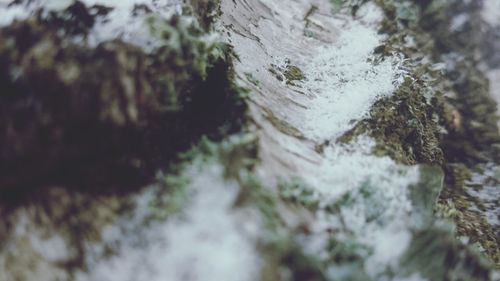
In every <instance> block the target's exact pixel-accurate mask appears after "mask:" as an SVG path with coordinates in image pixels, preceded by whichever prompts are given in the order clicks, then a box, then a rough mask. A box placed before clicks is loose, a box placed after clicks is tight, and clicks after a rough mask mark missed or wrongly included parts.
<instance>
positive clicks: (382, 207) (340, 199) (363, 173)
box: [304, 137, 420, 277]
mask: <svg viewBox="0 0 500 281" xmlns="http://www.w3.org/2000/svg"><path fill="white" fill-rule="evenodd" d="M374 145H375V142H374V141H373V140H372V139H370V138H368V137H360V138H359V139H357V140H356V141H354V142H352V143H349V144H346V145H335V146H331V147H330V148H328V149H327V150H326V151H325V161H324V162H323V163H322V165H320V167H319V169H318V174H316V175H313V176H311V177H307V178H305V179H304V180H305V181H306V182H307V183H308V184H310V186H311V187H312V188H313V190H314V192H316V195H317V198H319V200H320V210H319V211H318V213H317V214H316V217H317V220H316V221H315V222H314V223H313V227H312V229H313V233H314V234H313V235H312V236H311V237H309V239H305V243H304V246H305V248H306V249H307V251H308V252H310V253H321V254H320V256H323V257H327V256H328V253H327V252H325V249H326V248H327V247H326V245H327V244H328V239H330V237H331V234H330V233H332V232H334V233H340V234H337V235H336V236H337V237H339V239H343V238H342V237H344V236H345V237H344V238H345V239H347V240H346V241H344V242H346V243H352V242H353V243H356V244H359V245H363V246H364V247H366V248H368V249H371V250H370V252H371V253H370V254H367V256H366V257H365V258H366V259H365V261H364V268H365V271H366V272H367V273H368V274H369V275H370V276H372V277H375V276H378V275H379V274H382V273H383V272H385V271H386V270H387V269H388V268H393V269H394V268H397V266H398V262H399V259H400V257H401V256H402V255H403V253H404V252H405V251H406V249H407V248H408V246H409V244H410V242H411V239H412V235H411V231H410V227H411V226H412V225H411V220H410V219H409V218H410V213H411V211H412V202H411V199H410V198H409V188H410V186H411V185H412V184H415V183H417V182H418V180H419V178H420V172H419V170H418V167H416V166H413V167H407V166H402V165H399V164H397V163H395V162H394V161H393V160H392V159H390V158H389V157H377V156H373V155H372V154H371V150H372V148H373V146H374ZM335 205H338V210H337V211H336V213H331V208H330V207H331V206H335ZM347 233H348V234H347ZM353 239H354V240H353ZM341 241H342V240H341ZM348 241H350V242H348Z"/></svg>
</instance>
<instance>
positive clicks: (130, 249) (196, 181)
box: [77, 161, 260, 281]
mask: <svg viewBox="0 0 500 281" xmlns="http://www.w3.org/2000/svg"><path fill="white" fill-rule="evenodd" d="M222 173H223V167H222V165H221V164H220V163H217V162H215V161H214V162H211V163H204V164H203V167H201V166H198V165H196V164H195V165H193V167H191V168H190V169H189V171H188V174H189V176H190V179H191V183H190V184H189V186H188V187H187V188H188V189H187V190H188V192H189V202H187V203H186V204H185V207H184V208H183V210H182V211H181V212H180V213H179V214H177V215H174V216H173V217H170V218H169V219H168V220H166V221H165V222H163V223H162V222H155V223H154V224H152V225H151V226H150V227H145V229H144V230H141V231H140V235H139V237H136V236H137V235H134V234H133V233H121V231H120V228H123V227H124V226H114V227H112V228H111V229H110V230H109V231H108V232H107V234H105V236H106V237H105V240H106V241H108V242H107V243H108V244H111V245H112V244H113V243H112V241H113V240H117V242H118V245H119V246H118V248H117V251H118V255H116V256H112V257H110V258H109V259H108V260H94V261H93V262H91V263H90V264H88V266H89V268H90V269H91V270H90V272H88V273H85V272H80V273H79V274H78V276H77V280H89V281H90V280H101V281H115V280H116V281H129V280H130V281H135V280H148V281H169V280H173V281H174V280H208V281H210V280H214V281H219V280H234V281H247V280H248V281H250V280H257V276H258V274H259V269H260V258H259V255H258V253H257V249H256V239H257V236H258V235H259V228H260V223H259V219H258V218H257V216H256V213H252V212H251V211H250V210H245V209H235V207H234V206H233V204H234V202H235V199H236V196H237V195H238V192H239V185H238V183H237V182H235V181H226V180H224V179H223V175H222ZM143 196H145V197H144V198H143V199H139V201H142V202H143V203H144V202H147V201H148V200H147V199H146V200H144V199H145V198H148V195H147V194H146V195H143ZM147 208H148V207H147V206H143V205H142V204H140V205H139V206H138V209H140V210H138V211H141V210H143V211H144V210H147ZM252 218H254V219H252ZM122 223H124V224H126V225H125V229H134V228H135V227H136V226H135V225H136V224H141V223H143V222H142V221H138V222H137V221H134V220H133V219H132V220H124V221H123V222H122ZM137 227H140V226H137ZM123 234H127V235H125V236H124V235H123Z"/></svg>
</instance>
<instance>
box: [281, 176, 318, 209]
mask: <svg viewBox="0 0 500 281" xmlns="http://www.w3.org/2000/svg"><path fill="white" fill-rule="evenodd" d="M278 190H279V193H280V196H281V198H282V199H283V200H284V201H286V202H290V203H292V204H298V205H300V206H303V207H306V208H308V209H310V210H313V211H314V210H316V209H317V208H318V206H319V198H318V196H317V195H316V193H315V192H314V190H313V189H312V188H311V187H309V186H307V185H306V184H305V183H304V182H303V181H302V180H300V179H298V178H296V179H292V180H289V181H286V180H284V179H281V180H280V182H279V184H278Z"/></svg>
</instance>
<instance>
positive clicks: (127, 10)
mask: <svg viewBox="0 0 500 281" xmlns="http://www.w3.org/2000/svg"><path fill="white" fill-rule="evenodd" d="M4 1H6V0H0V26H5V25H8V24H10V23H12V22H13V21H14V20H24V19H26V18H28V17H30V16H33V15H35V14H36V13H37V12H38V11H40V10H43V12H44V13H46V12H48V11H61V10H64V9H65V8H67V7H68V6H70V5H71V4H72V3H73V2H74V1H73V0H34V1H30V2H27V3H23V4H18V5H12V6H8V3H10V1H7V2H5V3H4ZM81 2H83V3H84V4H86V5H87V6H88V7H91V6H93V5H103V6H106V7H109V8H112V10H111V11H110V12H109V14H107V15H106V16H104V17H97V21H96V24H95V25H94V27H93V28H92V30H90V32H89V37H88V41H87V43H88V44H89V45H90V46H96V45H97V44H99V43H101V42H103V41H107V40H113V39H117V38H119V39H122V40H123V41H125V42H128V43H132V44H135V45H138V46H141V47H143V48H145V49H146V50H151V49H152V48H153V47H155V46H157V45H158V44H159V41H158V39H156V38H153V37H152V36H151V34H150V32H149V28H148V27H147V25H146V23H145V20H146V17H148V16H149V15H142V14H139V15H134V13H133V10H134V7H136V6H137V5H145V6H146V7H148V8H149V9H151V10H152V11H153V15H156V16H159V17H160V18H165V19H168V18H170V17H171V16H172V15H173V14H180V13H181V12H182V6H183V5H184V4H183V2H182V1H181V0H161V1H154V0H81ZM75 41H76V42H78V38H75Z"/></svg>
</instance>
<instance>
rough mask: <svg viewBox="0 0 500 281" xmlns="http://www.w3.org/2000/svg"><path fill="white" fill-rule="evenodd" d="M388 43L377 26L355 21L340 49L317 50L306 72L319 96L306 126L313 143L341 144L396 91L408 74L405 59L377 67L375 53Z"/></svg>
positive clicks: (307, 85)
mask: <svg viewBox="0 0 500 281" xmlns="http://www.w3.org/2000/svg"><path fill="white" fill-rule="evenodd" d="M374 14H378V13H374ZM361 21H362V19H361ZM373 21H374V19H373V18H369V19H368V22H373ZM383 38H384V37H383V36H382V35H379V34H377V29H376V28H374V27H373V26H372V25H366V24H362V23H361V22H358V21H355V20H351V21H350V22H348V23H347V24H345V26H344V29H343V31H342V33H341V34H340V38H339V39H338V44H337V45H333V46H332V45H324V46H319V47H318V48H317V49H316V50H315V53H316V54H317V56H315V57H313V58H312V61H311V63H309V64H308V65H307V66H306V67H305V69H304V72H305V73H307V81H306V82H305V83H304V84H303V86H304V88H306V89H308V90H309V91H310V92H311V93H312V95H313V96H314V98H313V100H312V101H311V104H310V105H309V109H308V110H307V112H306V120H305V124H303V126H304V133H305V134H306V135H307V136H308V138H312V139H319V140H322V139H323V140H325V139H327V140H331V139H336V138H337V137H339V136H340V135H341V134H342V133H344V132H345V131H347V130H349V129H350V128H352V126H353V122H354V121H358V120H360V119H361V118H363V117H366V115H367V113H368V111H369V109H370V108H371V106H372V104H373V103H374V102H375V101H376V100H377V99H379V98H381V97H384V96H388V95H391V94H392V93H393V92H394V90H395V88H396V86H397V84H398V81H400V77H401V76H402V74H403V73H404V72H403V71H402V70H400V68H399V64H400V63H401V62H402V60H401V59H399V58H392V59H386V60H384V61H381V62H374V60H375V57H374V56H373V50H374V49H375V48H376V47H377V46H379V45H380V44H381V43H382V40H383Z"/></svg>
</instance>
